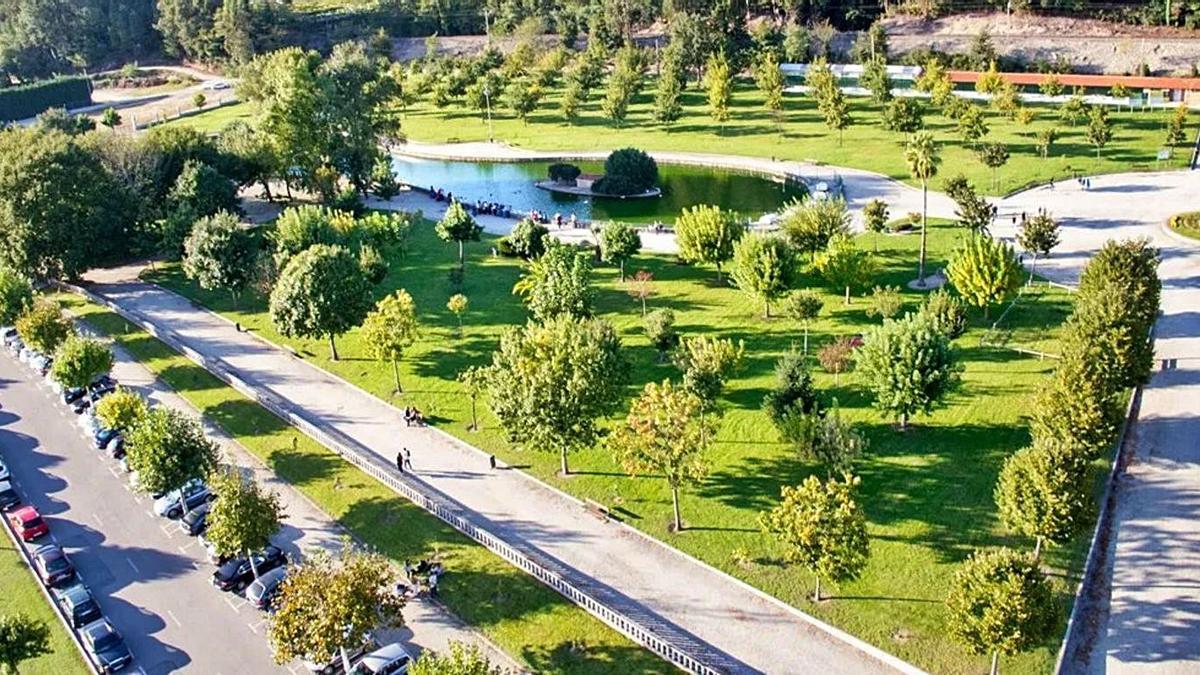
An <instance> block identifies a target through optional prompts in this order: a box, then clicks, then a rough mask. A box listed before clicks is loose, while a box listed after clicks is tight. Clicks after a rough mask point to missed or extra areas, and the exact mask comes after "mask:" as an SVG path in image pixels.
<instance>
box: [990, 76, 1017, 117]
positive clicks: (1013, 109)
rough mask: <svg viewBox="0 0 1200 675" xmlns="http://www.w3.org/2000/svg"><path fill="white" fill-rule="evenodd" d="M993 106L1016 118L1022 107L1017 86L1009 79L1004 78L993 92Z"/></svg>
mask: <svg viewBox="0 0 1200 675" xmlns="http://www.w3.org/2000/svg"><path fill="white" fill-rule="evenodd" d="M992 107H993V108H995V109H996V110H999V111H1000V112H1002V113H1004V114H1005V115H1008V116H1009V117H1010V118H1015V117H1016V115H1017V111H1018V110H1020V108H1021V97H1020V95H1019V93H1018V92H1017V86H1016V85H1015V84H1013V83H1012V82H1009V81H1008V80H1002V81H1001V83H1000V86H999V87H997V88H996V91H995V92H993V93H992Z"/></svg>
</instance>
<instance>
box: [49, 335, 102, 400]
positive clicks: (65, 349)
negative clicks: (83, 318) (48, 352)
mask: <svg viewBox="0 0 1200 675" xmlns="http://www.w3.org/2000/svg"><path fill="white" fill-rule="evenodd" d="M112 367H113V353H112V350H111V349H109V348H108V346H107V345H105V344H104V343H103V342H100V341H99V340H96V339H94V338H85V337H80V336H78V335H72V336H70V337H68V338H67V339H66V340H64V341H63V343H62V344H61V345H59V346H58V349H57V350H56V351H55V352H54V364H53V365H51V366H50V376H51V377H53V378H54V381H55V382H57V383H59V384H60V385H62V386H63V387H67V388H75V387H86V386H87V385H89V384H91V383H92V382H95V381H96V378H98V377H100V376H101V375H104V374H106V373H107V372H108V371H110V370H112Z"/></svg>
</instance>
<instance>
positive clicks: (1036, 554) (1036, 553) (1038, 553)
mask: <svg viewBox="0 0 1200 675" xmlns="http://www.w3.org/2000/svg"><path fill="white" fill-rule="evenodd" d="M1041 558H1042V538H1041V537H1038V538H1037V540H1036V542H1035V543H1034V545H1033V562H1035V563H1036V562H1037V561H1038V560H1040V559H1041Z"/></svg>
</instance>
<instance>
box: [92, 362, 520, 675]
mask: <svg viewBox="0 0 1200 675" xmlns="http://www.w3.org/2000/svg"><path fill="white" fill-rule="evenodd" d="M111 346H112V348H113V354H114V355H115V356H116V364H115V365H114V367H113V371H112V374H113V376H114V377H115V378H116V379H117V381H118V382H120V383H121V386H124V387H129V388H131V389H133V390H135V391H137V392H138V393H140V394H142V395H143V396H145V397H146V398H147V399H150V400H152V401H154V402H156V403H158V404H160V405H166V406H170V407H172V408H177V409H179V410H184V411H187V412H188V413H190V414H192V415H197V416H198V415H199V413H198V411H197V410H196V409H195V407H194V406H192V404H191V403H189V402H188V401H187V400H186V399H184V398H183V397H182V396H180V395H178V394H177V393H175V392H174V390H172V389H170V388H169V387H167V386H166V385H165V384H163V383H162V382H161V381H159V380H158V379H157V378H156V377H155V376H154V374H153V373H151V372H150V371H149V370H147V369H146V368H145V367H144V366H142V365H141V364H140V363H138V362H137V361H136V360H135V359H133V357H131V356H130V355H129V354H128V353H127V352H126V351H125V350H124V349H122V348H121V347H120V346H118V345H116V344H112V345H111ZM203 422H204V429H205V431H206V432H207V433H208V436H209V437H210V438H212V439H213V440H215V441H216V442H217V443H218V444H219V445H220V446H221V451H222V453H223V455H224V458H225V461H226V462H228V463H229V464H232V465H234V466H237V467H239V468H240V469H242V471H243V472H244V473H247V474H250V475H253V476H254V479H255V480H256V481H257V482H258V483H259V484H260V485H262V486H264V487H266V488H268V489H270V490H273V491H275V492H276V493H277V494H278V495H279V497H280V501H281V502H282V504H283V509H284V513H286V514H287V515H286V516H285V518H284V523H283V527H282V528H281V529H280V531H279V533H278V534H276V535H275V537H274V539H273V543H274V544H275V545H277V546H279V547H280V548H282V549H283V550H284V551H286V552H287V554H288V558H289V559H291V560H292V561H293V562H294V561H297V560H301V559H302V558H303V557H304V556H305V555H306V554H309V553H312V552H314V551H318V550H325V551H329V552H337V551H338V550H340V549H341V546H342V538H343V537H346V536H348V533H347V532H346V531H345V530H343V529H342V528H341V526H340V525H338V524H337V523H336V522H334V521H333V520H332V519H331V518H330V517H329V516H328V515H327V514H326V513H325V512H324V511H322V510H321V509H320V508H318V507H317V506H316V505H315V504H313V503H312V502H311V501H309V499H308V498H307V497H305V496H304V495H303V494H301V493H300V491H299V490H297V489H296V488H294V487H292V486H291V485H290V484H289V483H287V482H285V481H283V480H282V479H280V478H279V477H278V476H276V475H275V473H274V472H272V471H271V470H270V469H269V468H267V467H266V466H265V465H264V464H263V463H262V462H261V461H260V460H259V459H258V458H257V457H255V456H254V455H252V454H250V453H249V452H248V451H247V450H246V449H245V448H243V447H242V446H241V445H240V444H239V443H238V442H237V441H235V440H233V439H232V438H231V437H229V436H228V435H227V434H226V433H225V432H224V430H222V429H221V428H220V427H218V426H217V425H216V424H213V423H212V422H210V421H209V420H207V419H205V420H203ZM173 529H174V528H172V531H173ZM178 536H181V537H182V536H183V535H182V534H179V535H178ZM182 541H183V544H182V545H181V547H180V548H181V549H190V550H196V547H197V546H198V544H197V543H196V540H195V539H192V538H187V537H184V538H183V540H182ZM213 592H214V593H215V592H217V591H215V590H214V591H213ZM227 600H228V602H229V605H230V606H231V607H232V608H233V610H234V611H235V612H237V613H238V614H239V617H240V618H241V619H243V620H244V622H245V624H246V629H247V630H250V631H252V632H254V633H258V634H261V635H262V639H263V641H264V643H265V642H266V640H267V637H266V615H265V614H264V613H262V612H260V611H258V610H256V609H254V608H253V607H250V606H249V605H248V604H247V602H246V601H245V600H244V599H242V598H240V597H237V596H234V595H230V596H229V598H228V599H227ZM232 629H233V630H242V627H241V626H238V625H234V626H233V627H232ZM377 638H378V639H379V640H380V642H381V643H383V642H385V641H399V642H401V643H403V644H404V645H405V647H406V648H408V650H409V652H410V653H412V654H413V655H414V656H416V655H419V654H420V653H421V652H422V651H424V650H426V649H433V650H435V651H442V652H444V651H445V650H447V649H448V648H449V644H450V642H452V641H457V642H464V643H467V644H474V645H477V646H478V647H479V649H480V650H481V651H482V652H483V653H484V654H485V655H487V656H488V658H490V659H491V661H492V663H493V664H496V665H503V666H505V667H508V668H512V669H514V670H517V671H518V672H519V668H518V666H517V664H516V662H514V661H513V660H512V659H511V658H510V657H509V656H508V655H507V654H504V653H503V652H500V651H498V650H496V649H495V648H494V647H493V646H492V645H491V644H490V643H489V642H488V641H487V640H485V639H483V638H482V637H481V636H480V635H479V634H478V633H477V632H475V631H474V630H472V629H471V628H470V627H469V626H466V625H465V624H463V622H462V621H461V620H460V619H459V618H458V617H456V616H455V615H454V614H452V613H451V612H449V611H447V610H446V609H445V608H444V607H442V606H441V605H438V604H435V603H432V602H430V601H429V600H428V599H427V598H425V597H418V598H416V599H414V600H410V601H409V602H408V604H407V605H405V607H404V626H403V627H401V628H399V629H395V630H388V631H385V632H383V633H381V634H379V635H377ZM293 672H299V670H293Z"/></svg>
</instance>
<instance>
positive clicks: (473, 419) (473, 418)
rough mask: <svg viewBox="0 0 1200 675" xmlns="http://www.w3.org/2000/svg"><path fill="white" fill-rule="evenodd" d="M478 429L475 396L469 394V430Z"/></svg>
mask: <svg viewBox="0 0 1200 675" xmlns="http://www.w3.org/2000/svg"><path fill="white" fill-rule="evenodd" d="M478 430H479V418H478V417H477V416H476V415H475V396H471V431H478Z"/></svg>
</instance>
